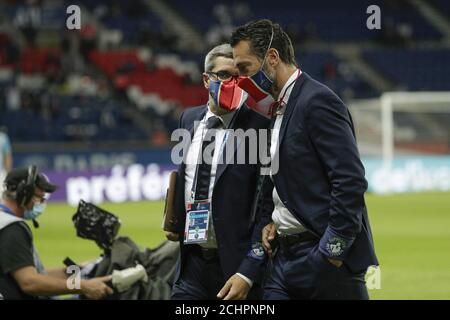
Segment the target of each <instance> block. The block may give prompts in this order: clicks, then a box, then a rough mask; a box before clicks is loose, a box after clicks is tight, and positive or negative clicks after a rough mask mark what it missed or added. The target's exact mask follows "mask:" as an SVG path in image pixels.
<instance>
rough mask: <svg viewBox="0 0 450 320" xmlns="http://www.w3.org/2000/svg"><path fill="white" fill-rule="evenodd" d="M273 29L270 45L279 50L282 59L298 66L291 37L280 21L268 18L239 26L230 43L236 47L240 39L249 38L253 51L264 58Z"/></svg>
mask: <svg viewBox="0 0 450 320" xmlns="http://www.w3.org/2000/svg"><path fill="white" fill-rule="evenodd" d="M272 30H273V40H272V44H271V46H270V47H271V48H274V49H276V50H277V51H278V54H279V55H280V58H281V61H283V62H284V63H287V64H292V65H295V66H296V65H297V62H296V61H295V54H294V48H293V46H292V42H291V39H290V38H289V36H288V35H287V34H286V32H284V31H283V29H282V28H281V26H280V25H279V24H278V23H273V22H272V21H270V20H268V19H262V20H256V21H251V22H249V23H247V24H245V25H243V26H240V27H238V28H237V29H236V30H235V31H234V32H233V33H232V35H231V39H230V44H231V46H232V47H234V46H236V45H237V44H238V43H239V42H240V41H246V40H248V41H249V42H250V49H251V50H252V52H253V53H255V54H256V55H257V56H258V57H259V58H260V59H264V55H265V54H266V51H267V50H268V49H269V48H268V47H269V43H270V38H271V36H272Z"/></svg>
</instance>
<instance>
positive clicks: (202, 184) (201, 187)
mask: <svg viewBox="0 0 450 320" xmlns="http://www.w3.org/2000/svg"><path fill="white" fill-rule="evenodd" d="M221 127H223V122H222V120H221V119H220V118H219V117H216V116H212V117H209V118H208V120H207V123H206V129H207V131H206V133H205V136H204V137H203V141H202V148H201V151H200V152H201V154H200V156H199V159H200V161H199V164H197V170H196V171H197V174H196V177H195V179H194V186H195V199H194V200H205V199H208V195H209V183H210V180H211V162H212V161H205V159H204V158H203V156H204V154H205V149H206V147H207V146H208V145H209V144H212V145H213V146H215V135H214V133H215V130H213V129H218V128H221ZM214 149H215V148H214V147H213V148H211V160H212V157H213V156H214Z"/></svg>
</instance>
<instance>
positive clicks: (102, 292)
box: [81, 276, 114, 300]
mask: <svg viewBox="0 0 450 320" xmlns="http://www.w3.org/2000/svg"><path fill="white" fill-rule="evenodd" d="M111 279H112V276H105V277H99V278H92V279H89V280H82V281H81V293H82V294H83V295H85V296H86V297H87V298H88V299H92V300H99V299H102V298H104V297H105V296H107V295H110V294H112V293H113V292H114V291H113V289H111V288H110V287H109V286H107V285H106V283H105V282H108V281H110V280H111Z"/></svg>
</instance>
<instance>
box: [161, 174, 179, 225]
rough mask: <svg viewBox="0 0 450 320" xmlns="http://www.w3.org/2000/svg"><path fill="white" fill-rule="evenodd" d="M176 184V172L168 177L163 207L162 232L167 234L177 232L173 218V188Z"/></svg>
mask: <svg viewBox="0 0 450 320" xmlns="http://www.w3.org/2000/svg"><path fill="white" fill-rule="evenodd" d="M176 184H177V172H176V171H172V172H171V173H170V176H169V188H168V189H167V193H166V203H165V206H164V219H163V225H162V227H163V230H164V231H168V232H174V233H176V232H177V229H176V222H177V221H176V219H175V216H174V200H175V188H176Z"/></svg>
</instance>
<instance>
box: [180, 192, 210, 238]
mask: <svg viewBox="0 0 450 320" xmlns="http://www.w3.org/2000/svg"><path fill="white" fill-rule="evenodd" d="M186 207H187V208H186V227H185V229H184V244H192V243H205V242H206V241H207V240H208V227H209V215H210V213H211V210H210V208H211V202H210V200H201V201H194V202H188V203H187V205H186Z"/></svg>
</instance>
